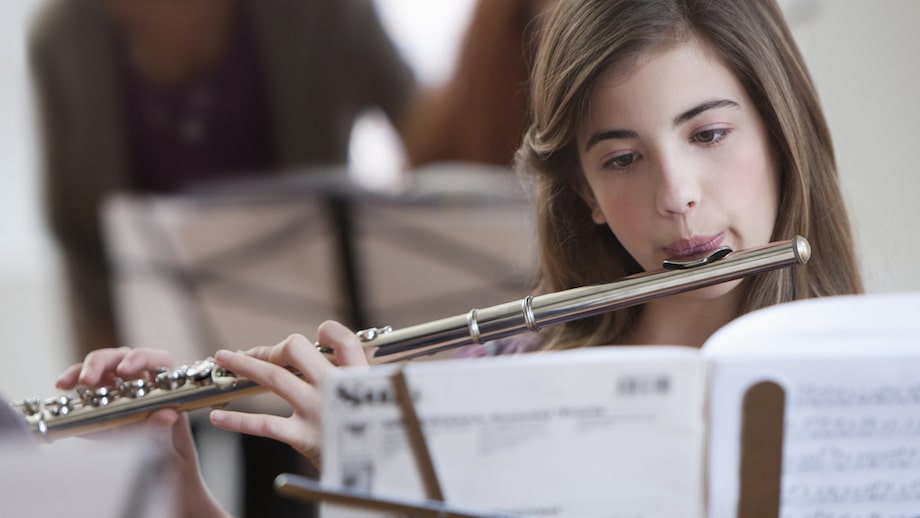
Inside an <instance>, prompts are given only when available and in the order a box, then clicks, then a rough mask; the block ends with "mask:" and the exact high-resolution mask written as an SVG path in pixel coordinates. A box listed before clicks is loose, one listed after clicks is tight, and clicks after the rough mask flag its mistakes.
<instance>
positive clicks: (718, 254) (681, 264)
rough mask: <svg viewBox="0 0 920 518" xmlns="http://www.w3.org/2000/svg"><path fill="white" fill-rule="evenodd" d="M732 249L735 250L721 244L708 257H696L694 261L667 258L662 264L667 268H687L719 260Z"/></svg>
mask: <svg viewBox="0 0 920 518" xmlns="http://www.w3.org/2000/svg"><path fill="white" fill-rule="evenodd" d="M732 251H733V250H732V249H731V247H729V246H720V247H719V248H716V249H715V250H713V252H712V253H711V254H709V255H707V256H706V257H703V258H700V259H694V260H693V261H672V260H670V259H667V260H665V261H663V262H662V263H661V266H662V267H663V268H664V269H665V270H687V269H690V268H696V267H698V266H703V265H705V264H709V263H712V262H715V261H718V260H719V259H722V258H723V257H725V256H726V255H728V254H730V253H732Z"/></svg>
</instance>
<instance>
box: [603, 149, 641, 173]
mask: <svg viewBox="0 0 920 518" xmlns="http://www.w3.org/2000/svg"><path fill="white" fill-rule="evenodd" d="M638 158H639V154H638V153H624V154H622V155H617V156H615V157H613V158H611V159H610V160H607V161H606V162H604V168H605V169H625V168H627V167H629V166H631V165H633V164H634V163H635V162H636V160H637V159H638Z"/></svg>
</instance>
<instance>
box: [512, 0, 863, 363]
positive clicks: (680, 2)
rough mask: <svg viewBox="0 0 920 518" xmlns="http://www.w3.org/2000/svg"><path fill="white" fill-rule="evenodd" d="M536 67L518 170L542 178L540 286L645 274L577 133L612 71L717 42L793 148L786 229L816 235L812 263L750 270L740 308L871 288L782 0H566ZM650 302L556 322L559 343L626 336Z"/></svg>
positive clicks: (779, 224)
mask: <svg viewBox="0 0 920 518" xmlns="http://www.w3.org/2000/svg"><path fill="white" fill-rule="evenodd" d="M543 23H544V25H543V31H542V38H541V40H540V42H539V46H538V49H537V55H536V59H535V62H534V66H533V70H532V74H531V117H532V119H531V120H532V125H531V126H530V128H529V129H528V131H527V132H526V133H525V136H524V140H523V143H522V145H521V147H520V148H519V149H518V152H517V155H516V159H515V167H516V169H517V170H518V172H519V173H521V174H522V175H524V177H525V181H527V183H528V184H530V185H531V186H532V188H533V195H534V197H535V199H534V203H535V206H536V208H537V213H536V226H537V232H538V234H539V238H540V246H541V249H540V255H541V257H540V262H541V264H540V266H541V268H540V274H539V276H538V278H537V286H536V290H535V291H536V292H537V293H547V292H552V291H558V290H563V289H568V288H572V287H576V286H583V285H590V284H598V283H602V282H610V281H612V280H615V279H618V278H620V277H623V276H626V275H629V274H633V273H638V272H639V271H641V268H640V266H639V265H638V263H637V262H636V261H635V260H633V258H632V257H631V256H630V255H629V253H628V252H627V251H626V250H625V249H624V248H623V246H622V245H621V244H620V243H619V241H618V240H617V238H616V237H615V236H614V235H613V233H612V232H611V231H610V230H609V228H608V227H607V226H606V225H597V224H595V223H594V222H593V221H592V220H591V214H590V210H589V208H588V206H587V205H586V204H585V203H584V201H583V200H582V199H581V197H580V196H579V195H578V192H577V189H578V186H579V183H580V182H582V181H583V179H582V175H581V170H580V165H579V157H578V150H577V146H576V130H577V128H578V127H579V125H580V124H581V122H582V121H583V120H584V119H585V116H586V115H587V113H588V110H589V109H590V106H589V105H590V99H591V97H592V94H593V93H594V85H595V83H596V82H597V80H598V78H599V77H600V76H601V75H603V74H605V73H609V72H610V71H611V70H613V71H615V72H617V73H624V74H625V73H629V72H630V71H631V68H632V66H633V65H634V63H635V62H636V60H637V59H638V58H639V57H640V56H641V55H642V54H643V53H646V52H649V51H659V50H664V49H668V48H672V47H674V46H676V45H679V44H681V43H682V42H686V41H688V40H690V39H692V38H697V39H698V40H699V41H702V42H704V43H705V44H706V45H708V47H709V48H710V49H711V50H712V51H713V53H714V54H715V55H716V56H718V57H719V59H721V62H722V63H723V64H724V65H725V66H726V67H728V68H729V69H730V70H731V71H732V72H733V73H734V75H735V77H736V78H737V79H738V80H739V81H740V82H741V84H742V85H743V87H744V88H745V90H746V92H747V94H748V95H749V96H750V98H751V99H752V100H753V102H754V104H755V106H756V107H757V109H758V111H759V114H760V116H761V118H762V119H763V121H764V124H765V125H766V127H767V129H768V134H769V137H770V139H771V141H772V146H773V149H774V151H775V153H776V155H777V156H778V157H779V158H780V160H779V164H780V175H781V189H780V190H781V192H780V200H779V210H778V216H777V220H776V222H775V224H774V229H773V239H774V240H781V239H788V238H790V237H793V236H795V235H802V236H804V237H806V238H807V239H808V240H809V242H810V243H811V246H812V250H813V258H812V260H811V262H810V264H809V265H808V266H807V267H797V268H786V269H782V270H778V271H774V272H769V273H765V274H759V275H756V276H752V277H748V278H746V279H745V280H744V281H743V282H742V284H741V286H740V289H742V290H743V292H742V297H741V298H742V303H741V306H740V307H739V308H738V315H741V314H743V313H746V312H749V311H752V310H754V309H758V308H762V307H765V306H769V305H772V304H777V303H780V302H786V301H792V300H797V299H805V298H811V297H820V296H828V295H842V294H852V293H859V292H861V291H862V281H861V279H860V275H859V270H858V266H857V261H856V254H855V252H854V246H853V239H852V236H851V231H850V225H849V220H848V217H847V213H846V209H845V207H844V202H843V197H842V195H841V192H840V188H839V185H838V178H837V167H836V163H835V158H834V150H833V144H832V142H831V137H830V132H829V130H828V127H827V123H826V122H825V119H824V115H823V113H822V110H821V105H820V103H819V100H818V96H817V93H816V91H815V88H814V86H813V84H812V81H811V78H810V76H809V73H808V71H807V70H806V67H805V63H804V61H803V59H802V56H801V54H800V52H799V50H798V47H797V46H796V44H795V41H794V40H793V37H792V35H791V33H790V31H789V28H788V27H787V25H786V22H785V20H784V18H783V15H782V12H781V11H780V9H779V7H778V6H777V4H776V3H775V2H774V1H772V0H743V1H730V2H713V1H711V0H563V1H561V2H558V3H557V5H556V8H555V9H554V10H553V11H551V12H550V13H549V14H548V18H547V19H546V20H544V22H543ZM640 311H641V308H638V307H637V308H629V309H626V310H621V311H617V312H613V313H609V314H605V315H600V316H597V317H591V318H587V319H582V320H578V321H575V322H570V323H567V324H564V325H561V326H556V327H553V328H549V329H546V330H544V333H545V334H546V337H547V341H546V348H570V347H577V346H587V345H596V344H616V343H621V342H622V341H623V340H624V337H625V336H626V335H627V333H628V332H629V331H630V330H631V329H632V326H633V325H634V324H635V322H636V320H637V317H638V314H639V312H640Z"/></svg>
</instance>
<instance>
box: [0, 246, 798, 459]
mask: <svg viewBox="0 0 920 518" xmlns="http://www.w3.org/2000/svg"><path fill="white" fill-rule="evenodd" d="M810 257H811V247H810V245H809V244H808V241H807V240H805V238H803V237H800V236H797V237H795V238H793V239H789V240H786V241H779V242H775V243H770V244H768V245H765V246H762V247H759V248H754V249H749V250H743V251H738V252H732V251H731V250H730V249H727V248H726V249H720V250H718V251H716V252H715V253H713V254H712V255H710V256H709V257H707V258H703V259H701V260H699V261H694V262H692V263H669V262H665V265H664V266H665V268H664V269H662V270H659V271H655V272H647V273H640V274H636V275H632V276H629V277H624V278H622V279H619V280H617V281H614V282H611V283H608V284H601V285H596V286H586V287H581V288H573V289H569V290H563V291H559V292H555V293H549V294H545V295H538V296H527V297H525V298H523V299H521V300H518V301H513V302H507V303H504V304H499V305H496V306H490V307H487V308H482V309H472V310H470V311H469V312H468V313H466V314H463V315H456V316H453V317H449V318H444V319H440V320H435V321H432V322H427V323H423V324H419V325H415V326H411V327H406V328H403V329H397V330H393V329H391V328H389V327H384V328H371V329H366V330H363V331H360V332H359V333H358V336H359V338H360V340H361V341H362V342H363V344H364V346H365V347H366V348H368V349H369V351H368V354H369V357H370V360H371V363H373V364H376V363H391V362H397V361H403V360H407V359H411V358H414V357H417V356H424V355H429V354H433V353H437V352H440V351H444V350H447V349H452V348H456V347H461V346H464V345H470V344H474V343H485V342H487V341H490V340H495V339H498V338H504V337H508V336H512V335H515V334H519V333H522V332H525V331H528V330H530V331H537V330H539V329H541V328H543V327H548V326H553V325H557V324H561V323H564V322H568V321H571V320H576V319H580V318H586V317H590V316H594V315H598V314H601V313H606V312H610V311H615V310H618V309H623V308H626V307H630V306H635V305H638V304H641V303H643V302H646V301H648V300H651V299H654V298H659V297H664V296H668V295H674V294H677V293H682V292H685V291H689V290H694V289H698V288H702V287H706V286H711V285H714V284H719V283H722V282H727V281H730V280H734V279H739V278H742V277H746V276H750V275H754V274H757V273H762V272H766V271H770V270H775V269H778V268H783V267H788V266H792V265H796V264H805V263H807V262H808V261H809V259H810ZM320 349H321V350H324V352H327V353H328V352H329V351H328V350H325V348H323V347H321V346H320ZM264 390H265V389H264V388H263V387H261V386H259V385H257V384H255V383H254V382H252V381H250V380H247V379H245V378H242V377H238V376H236V375H234V374H233V373H231V372H228V371H226V370H224V369H222V368H221V367H219V366H218V365H217V364H216V363H215V362H214V361H213V359H211V358H208V359H205V360H201V361H198V362H196V363H195V364H193V365H191V366H182V367H180V368H178V369H175V370H172V371H169V370H165V369H164V370H162V371H161V372H159V373H158V374H156V375H155V376H154V377H153V379H151V380H134V381H129V382H125V381H118V382H117V384H116V386H114V387H102V388H97V389H90V388H79V389H78V390H77V391H76V392H75V393H73V394H64V395H60V396H55V397H51V398H47V399H27V400H22V401H17V402H14V403H13V406H14V407H15V408H17V409H18V410H19V411H21V412H22V413H23V414H24V416H25V418H26V420H27V422H28V423H29V425H30V427H31V428H32V429H33V430H34V431H35V432H36V433H37V434H38V435H40V436H41V437H42V438H44V439H45V440H47V441H52V440H55V439H58V438H62V437H67V436H73V435H82V434H86V433H90V432H95V431H100V430H103V429H107V428H112V427H115V426H120V425H123V424H127V423H130V422H134V421H139V420H141V419H143V418H144V417H146V416H147V415H149V414H150V413H151V412H153V411H155V410H158V409H160V408H165V407H168V406H172V407H176V408H177V409H178V410H183V411H184V410H195V409H198V408H205V407H213V406H219V405H221V404H224V403H227V402H229V401H231V400H234V399H238V398H241V397H245V396H248V395H250V394H255V393H258V392H262V391H264Z"/></svg>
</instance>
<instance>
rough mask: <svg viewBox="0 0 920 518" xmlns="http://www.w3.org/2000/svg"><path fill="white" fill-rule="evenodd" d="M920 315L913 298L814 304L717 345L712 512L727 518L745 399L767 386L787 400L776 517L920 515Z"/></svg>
mask: <svg viewBox="0 0 920 518" xmlns="http://www.w3.org/2000/svg"><path fill="white" fill-rule="evenodd" d="M867 302H871V304H867ZM917 308H920V298H917V296H916V295H895V296H888V297H880V298H877V299H875V298H874V299H873V300H872V301H867V300H865V299H861V298H840V300H827V301H822V302H813V303H812V302H809V303H807V304H801V305H798V306H797V307H789V308H777V309H776V311H775V312H768V313H767V314H765V315H763V316H762V317H763V318H760V316H758V318H756V319H755V320H754V321H750V322H738V324H737V325H736V326H733V327H732V328H726V329H725V330H723V332H721V334H720V335H719V336H715V337H713V340H711V342H710V344H707V347H708V349H707V350H706V352H707V355H708V356H709V357H710V358H711V359H712V361H713V381H712V388H711V393H712V423H711V441H710V452H711V453H710V462H711V466H710V468H711V476H710V490H709V494H710V504H711V509H710V516H713V517H716V516H734V512H735V507H736V506H737V502H738V476H737V474H738V471H739V470H738V466H739V458H738V450H739V427H740V421H741V416H740V398H741V394H742V393H743V392H744V390H745V388H746V387H749V386H750V385H751V384H752V383H754V382H756V381H760V380H765V379H766V380H773V381H775V382H777V383H779V384H780V385H781V386H782V387H783V388H784V390H785V392H786V407H785V426H784V430H783V436H784V444H783V450H784V451H783V470H782V482H781V488H782V497H781V501H780V503H781V506H780V516H781V518H907V517H916V516H918V515H920V375H918V373H920V347H918V346H920V327H918V324H917V323H916V314H915V313H916V309H917Z"/></svg>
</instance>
